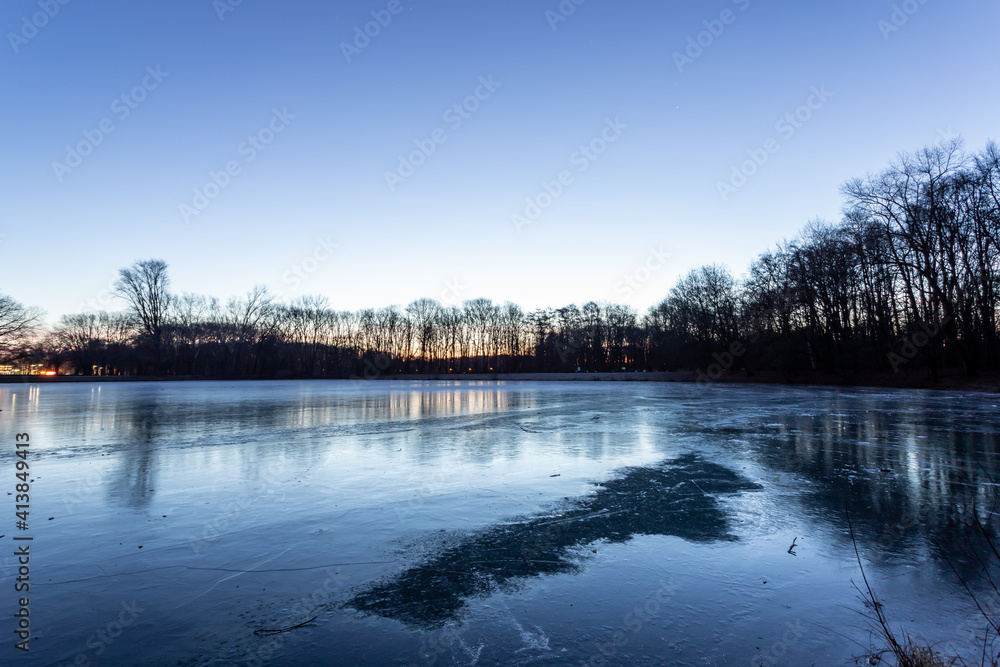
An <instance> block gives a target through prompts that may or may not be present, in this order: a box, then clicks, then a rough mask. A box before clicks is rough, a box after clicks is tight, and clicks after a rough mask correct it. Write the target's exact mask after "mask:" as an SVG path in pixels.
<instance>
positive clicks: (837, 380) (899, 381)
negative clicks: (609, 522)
mask: <svg viewBox="0 0 1000 667" xmlns="http://www.w3.org/2000/svg"><path fill="white" fill-rule="evenodd" d="M323 380H327V381H331V380H332V381H340V382H345V381H354V382H385V381H392V380H397V381H407V382H679V383H689V384H696V383H698V374H697V373H695V372H694V371H656V372H646V373H642V372H639V373H635V372H632V373H628V372H617V373H465V374H451V373H418V374H410V375H385V376H378V377H373V378H308V377H286V378H209V377H197V376H186V375H185V376H180V375H171V376H163V377H152V376H142V375H90V376H87V375H56V376H41V375H0V384H51V383H74V382H198V381H200V382H227V381H255V382H272V381H284V382H288V381H295V382H300V381H323ZM711 384H727V385H734V384H767V385H782V386H824V387H839V388H849V387H859V388H860V387H868V388H884V389H932V390H939V391H975V392H986V393H1000V373H997V372H990V373H984V374H982V375H979V376H977V377H973V378H967V377H964V376H963V375H962V373H961V372H960V371H957V370H948V371H943V372H942V373H941V374H940V375H939V377H938V381H937V382H935V383H932V382H931V380H930V376H929V374H928V373H927V372H926V371H923V372H919V371H914V372H912V373H900V374H898V375H896V374H893V373H865V374H855V375H835V374H828V373H807V374H800V375H796V376H789V375H788V374H787V373H782V372H777V371H761V372H757V373H753V374H747V373H745V372H740V373H735V374H727V375H724V376H722V377H720V378H719V379H718V380H715V381H713V382H712V383H711Z"/></svg>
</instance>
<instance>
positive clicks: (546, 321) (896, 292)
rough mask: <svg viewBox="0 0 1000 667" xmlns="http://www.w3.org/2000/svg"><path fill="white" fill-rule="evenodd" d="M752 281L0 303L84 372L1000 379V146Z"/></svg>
mask: <svg viewBox="0 0 1000 667" xmlns="http://www.w3.org/2000/svg"><path fill="white" fill-rule="evenodd" d="M842 193H843V196H844V209H843V210H844V214H843V218H842V219H841V220H840V221H839V222H837V223H835V224H834V223H823V222H812V223H809V224H808V225H806V227H805V228H804V229H803V230H802V231H801V232H800V233H799V235H798V236H797V237H796V238H795V239H793V240H790V241H785V242H783V243H780V244H779V245H778V246H777V247H775V248H773V249H771V250H768V251H767V252H764V253H763V254H761V255H760V256H759V257H757V258H756V259H755V260H754V261H753V262H752V263H751V264H750V266H749V267H748V269H747V271H746V272H745V274H744V275H743V277H741V278H737V277H734V276H733V275H732V274H731V273H730V272H729V270H728V269H727V268H725V267H723V266H718V265H713V266H705V267H702V268H699V269H696V270H694V271H691V272H690V273H689V274H688V275H686V276H685V277H683V278H682V279H681V280H679V281H678V283H677V284H676V285H675V286H674V287H673V288H672V289H671V290H670V291H669V293H668V294H667V295H666V298H665V299H664V300H663V301H662V302H661V303H660V304H658V305H657V306H655V307H653V308H651V309H650V310H649V312H647V313H642V314H640V313H637V312H636V311H634V310H633V309H631V308H630V307H627V306H621V305H614V304H598V303H593V302H591V303H586V304H584V305H583V306H579V307H578V306H576V305H571V306H566V307H564V308H557V309H543V310H536V311H533V312H525V311H524V310H522V309H521V308H520V307H518V306H517V305H515V304H512V303H505V304H496V303H493V302H491V301H490V300H488V299H474V300H470V301H466V302H464V303H463V304H462V305H461V306H460V307H459V306H443V305H441V304H440V303H438V302H436V301H433V300H430V299H420V300H418V301H415V302H413V303H411V304H410V305H408V306H406V307H405V308H399V307H388V308H381V309H377V310H376V309H366V310H361V311H357V312H345V311H338V310H336V309H333V308H331V307H330V305H329V300H328V299H327V298H326V297H322V296H307V297H302V298H298V299H296V300H295V301H293V302H292V303H279V302H277V301H276V300H275V299H274V297H273V296H271V295H269V294H268V292H267V290H266V289H265V288H263V287H256V288H254V289H252V290H251V291H250V292H249V293H247V294H246V295H245V296H243V297H240V298H232V299H230V300H229V301H227V302H226V303H225V304H223V303H221V302H220V301H219V300H217V299H215V298H212V297H206V296H201V295H196V294H173V293H172V292H171V291H170V280H169V276H168V267H167V265H166V264H165V263H164V262H162V261H159V260H147V261H142V262H137V263H135V264H133V265H132V266H130V267H128V268H124V269H122V270H121V271H120V275H119V279H118V282H117V284H116V293H117V295H118V296H119V297H120V298H121V301H122V304H123V309H122V310H121V311H119V312H103V311H102V312H91V313H82V314H76V315H67V316H64V317H63V318H62V319H61V320H60V321H59V322H58V323H57V324H56V325H55V326H54V327H53V328H51V330H45V329H42V328H41V327H39V325H38V322H39V321H40V318H41V313H40V312H39V311H38V310H37V309H33V308H29V307H26V306H24V305H22V304H20V303H19V302H17V301H16V300H14V299H13V298H12V297H10V296H3V295H0V355H2V356H4V357H5V359H6V361H7V362H9V363H15V364H27V363H34V364H42V365H44V367H45V368H48V369H50V370H54V371H58V372H59V373H67V374H80V375H92V374H103V375H149V376H153V375H184V376H202V377H226V378H240V377H264V378H273V377H332V378H343V377H375V376H384V375H399V374H403V373H463V372H464V373H468V372H476V373H481V372H487V373H488V372H497V373H516V372H568V371H576V370H577V369H578V368H579V369H582V370H584V371H611V370H622V369H623V368H624V369H628V370H678V369H688V370H693V371H698V372H699V375H700V376H702V377H711V378H716V377H720V376H722V375H723V374H724V373H731V372H736V371H740V372H746V373H751V374H752V373H755V372H758V371H762V370H770V371H783V372H787V373H789V374H793V375H794V374H803V373H805V374H808V373H810V372H824V373H847V374H851V373H856V372H859V371H862V370H864V371H873V370H875V371H897V372H898V371H901V370H903V369H907V370H914V369H921V372H927V373H930V375H931V376H932V377H933V376H934V375H935V374H937V373H938V372H939V371H941V370H942V369H946V368H952V369H961V370H962V371H963V372H964V373H966V374H967V375H969V376H974V375H976V374H977V373H979V372H981V371H983V370H986V369H996V368H998V365H1000V347H998V328H997V317H998V305H1000V304H998V293H1000V148H998V147H997V145H995V144H993V143H990V144H989V145H987V146H986V147H985V148H984V149H983V150H981V151H978V152H974V153H970V152H968V151H966V150H965V149H964V148H963V146H962V144H961V142H959V141H952V142H948V143H945V144H939V145H936V146H933V147H930V148H925V149H923V150H921V151H919V152H917V153H915V154H909V155H901V156H900V157H899V158H898V159H897V160H896V162H894V163H893V164H891V165H890V166H889V167H888V168H886V169H884V170H882V171H881V172H879V173H876V174H870V175H868V176H865V177H864V178H858V179H855V180H852V181H850V182H848V183H846V184H845V185H844V186H843V187H842Z"/></svg>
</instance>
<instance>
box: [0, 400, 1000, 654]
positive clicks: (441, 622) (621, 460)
mask: <svg viewBox="0 0 1000 667" xmlns="http://www.w3.org/2000/svg"><path fill="white" fill-rule="evenodd" d="M994 400H995V399H994V398H992V397H990V396H988V395H980V394H963V393H932V392H921V391H884V390H834V389H825V388H802V387H798V388H782V387H761V386H739V387H714V386H713V387H701V386H694V385H677V384H652V383H634V384H633V383H614V384H604V383H464V384H463V383H451V384H431V383H410V382H373V383H367V384H365V383H351V382H309V383H300V382H269V383H253V382H246V383H235V382H234V383H220V382H211V383H198V382H191V383H128V384H55V385H41V386H38V385H0V408H2V412H0V442H4V443H7V445H5V447H4V448H3V449H2V450H0V475H2V476H3V478H4V479H6V480H7V481H6V483H5V485H4V486H5V487H6V489H5V490H6V491H13V483H14V482H15V481H16V480H15V479H14V460H15V459H14V454H13V451H14V446H13V442H14V438H13V436H14V433H19V432H25V431H26V432H29V433H30V434H31V442H32V449H31V466H32V467H31V472H32V475H33V477H32V478H33V479H34V482H32V497H31V505H32V509H31V517H32V520H31V522H30V523H31V530H30V531H29V532H30V533H31V534H32V535H34V537H35V540H34V543H33V545H32V575H31V576H32V580H31V594H30V598H31V610H32V623H33V626H32V627H33V630H34V631H33V633H32V635H33V637H34V639H33V640H32V646H31V647H32V652H31V654H30V655H29V656H21V655H18V656H17V658H18V660H19V662H21V661H22V660H23V661H24V663H25V664H73V663H74V661H76V660H77V659H78V657H79V656H81V655H82V656H86V659H87V660H89V663H90V664H146V665H160V664H162V665H167V664H171V665H177V664H181V665H223V664H262V663H264V664H274V665H291V664H359V663H367V664H399V665H411V664H415V665H430V664H436V665H441V664H449V665H450V664H455V665H471V664H480V665H494V664H497V663H498V662H499V663H500V664H553V665H555V664H593V665H599V664H650V665H652V664H657V665H658V664H679V665H684V664H690V665H695V664H697V665H705V664H718V665H722V664H750V663H751V662H753V664H760V663H761V661H762V660H763V661H765V663H766V664H813V663H815V664H850V658H851V656H852V655H859V654H860V653H861V652H862V651H863V649H864V647H866V646H867V645H868V642H869V633H868V629H867V626H866V623H865V619H864V618H863V617H862V616H861V615H860V614H859V613H858V612H859V611H862V610H863V607H862V605H861V604H860V602H858V600H857V592H856V591H855V590H854V588H853V587H852V583H851V582H852V579H853V580H859V578H860V573H859V571H858V567H857V562H856V561H855V560H854V551H853V546H852V544H851V541H850V538H849V535H848V531H847V523H846V519H845V516H846V512H845V510H849V511H850V514H851V518H852V521H853V524H854V528H855V531H856V533H857V535H858V547H859V549H860V551H861V554H862V558H863V562H864V564H865V567H866V572H867V573H868V575H869V579H870V581H872V583H873V585H874V586H875V587H876V589H877V590H878V592H879V594H880V595H881V596H882V598H883V601H884V602H885V604H886V608H887V612H888V615H889V617H890V619H892V620H893V621H894V622H898V623H899V624H905V625H906V627H907V629H908V630H909V631H910V632H911V633H912V634H914V635H915V636H916V637H917V638H922V639H926V640H929V641H935V642H941V644H940V645H939V650H942V651H943V652H948V651H949V649H954V650H963V649H965V648H967V647H968V646H969V644H970V642H972V641H973V634H974V631H975V630H976V629H977V628H980V627H981V626H982V623H981V622H980V621H979V620H978V619H976V618H975V616H974V615H972V613H973V611H974V609H971V608H970V606H971V605H970V603H969V601H968V600H967V598H966V596H964V595H963V594H962V589H961V584H960V583H959V582H958V579H957V578H956V576H955V574H954V573H953V572H952V570H951V568H950V566H949V565H948V562H947V561H946V558H945V556H947V557H948V559H950V560H951V561H952V564H954V565H955V566H956V567H957V568H958V570H959V572H960V573H962V574H963V575H964V576H966V577H967V578H968V579H969V580H970V581H973V582H975V581H979V579H978V578H977V568H978V564H977V563H976V561H975V559H974V558H970V555H973V554H970V547H973V548H974V545H975V543H974V542H970V541H969V537H970V533H969V526H970V524H972V516H973V514H972V513H973V511H974V509H975V508H978V510H979V511H980V514H981V515H983V516H985V512H986V510H985V509H984V508H988V507H989V505H990V501H991V499H992V494H993V487H992V486H990V485H989V483H988V478H987V473H988V474H989V475H991V476H992V477H993V478H994V479H995V480H997V481H1000V474H998V472H1000V471H998V461H997V445H998V433H1000V416H998V414H997V411H996V408H995V405H994V402H993V401H994ZM5 471H6V472H5ZM7 497H8V510H9V511H8V515H7V517H8V518H7V519H5V520H2V522H0V534H4V533H5V534H6V537H4V538H2V539H0V546H3V551H2V554H3V555H2V556H0V575H2V581H0V590H5V591H7V596H8V602H11V603H13V602H14V599H13V596H14V593H13V584H12V581H13V578H14V576H15V574H16V562H15V560H16V559H15V558H14V557H13V555H12V554H13V547H12V542H11V537H12V533H14V532H15V529H14V521H15V517H14V516H13V514H14V508H13V504H14V501H13V497H12V496H7ZM49 517H53V518H52V520H51V521H50V520H48V518H49ZM793 538H797V545H796V548H795V550H794V555H792V554H790V553H789V552H788V548H789V545H790V544H791V543H792V540H793ZM140 547H141V548H140ZM765 582H766V583H765ZM133 602H134V607H133V608H136V609H141V611H140V612H138V615H137V617H136V620H135V622H134V623H131V624H129V625H127V626H124V627H122V626H120V625H117V621H118V620H119V617H120V615H121V613H122V609H123V604H124V605H125V606H130V605H133ZM9 606H10V605H8V607H9ZM312 617H315V620H314V621H312V622H311V623H309V624H307V625H305V626H303V627H300V628H296V629H294V630H290V631H288V632H285V633H279V634H267V633H260V632H256V631H261V630H275V629H283V628H288V627H291V626H294V625H296V624H299V623H301V622H303V621H306V620H308V619H310V618H312ZM8 619H9V620H10V617H8ZM9 625H10V629H13V625H12V624H9ZM112 635H114V636H112ZM12 643H13V642H11V641H9V640H8V642H7V645H5V646H4V647H3V648H2V649H0V651H2V652H0V656H5V657H3V658H2V660H3V661H4V662H6V660H7V657H13V647H12ZM81 662H82V661H81Z"/></svg>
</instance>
